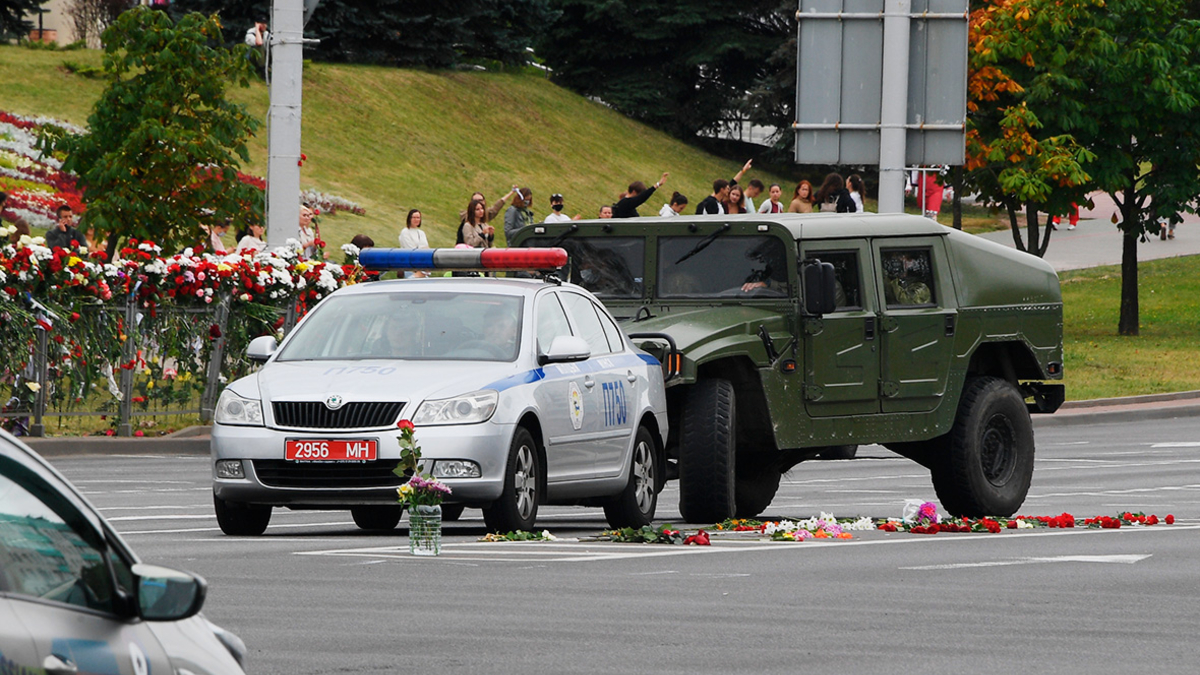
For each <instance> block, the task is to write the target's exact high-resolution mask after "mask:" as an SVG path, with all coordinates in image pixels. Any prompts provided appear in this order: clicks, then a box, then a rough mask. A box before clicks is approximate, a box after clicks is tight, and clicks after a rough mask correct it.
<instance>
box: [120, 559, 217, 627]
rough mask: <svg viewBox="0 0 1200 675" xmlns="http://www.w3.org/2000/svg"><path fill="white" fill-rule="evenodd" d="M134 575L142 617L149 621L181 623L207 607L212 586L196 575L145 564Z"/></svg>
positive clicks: (138, 605) (139, 612)
mask: <svg viewBox="0 0 1200 675" xmlns="http://www.w3.org/2000/svg"><path fill="white" fill-rule="evenodd" d="M132 571H133V575H134V578H135V579H136V580H137V581H136V583H135V587H136V589H137V608H138V615H139V616H141V617H142V618H143V619H145V620H146V621H179V620H180V619H186V618H188V617H191V616H195V615H196V614H197V613H199V612H200V608H201V607H203V606H204V597H205V595H207V593H208V584H206V583H205V582H204V579H201V578H200V577H198V576H196V575H194V574H190V573H188V572H180V571H179V570H173V569H171V568H169V567H159V566H158V565H145V564H141V563H139V564H137V565H134V566H133V568H132Z"/></svg>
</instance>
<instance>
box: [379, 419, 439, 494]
mask: <svg viewBox="0 0 1200 675" xmlns="http://www.w3.org/2000/svg"><path fill="white" fill-rule="evenodd" d="M397 426H398V427H399V428H400V437H399V438H398V439H396V440H398V441H399V443H400V463H399V464H397V465H396V468H395V469H393V472H394V473H395V474H396V475H397V476H400V477H401V478H404V477H405V476H408V477H409V479H408V482H407V483H405V484H404V485H401V486H400V487H399V488H397V490H396V492H397V493H398V494H399V496H400V503H401V504H404V505H405V506H409V507H412V506H437V505H439V504H441V503H442V500H443V499H445V498H446V497H448V496H450V488H449V486H447V485H446V484H445V483H442V482H440V481H438V480H437V479H436V478H434V477H433V476H426V475H423V474H422V473H421V446H419V445H417V440H416V431H417V430H416V427H415V426H413V423H412V422H410V421H409V420H400V423H399V424H398V425H397Z"/></svg>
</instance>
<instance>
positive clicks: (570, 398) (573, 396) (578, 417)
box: [567, 382, 583, 431]
mask: <svg viewBox="0 0 1200 675" xmlns="http://www.w3.org/2000/svg"><path fill="white" fill-rule="evenodd" d="M567 405H569V406H570V407H571V426H573V427H575V431H579V430H580V429H582V428H583V394H582V393H580V391H579V385H577V384H575V383H574V382H571V387H570V391H569V392H568V395H567Z"/></svg>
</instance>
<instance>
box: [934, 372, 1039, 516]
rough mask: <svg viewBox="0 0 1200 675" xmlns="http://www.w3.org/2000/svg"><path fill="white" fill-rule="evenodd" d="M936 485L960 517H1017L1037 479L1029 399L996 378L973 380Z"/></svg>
mask: <svg viewBox="0 0 1200 675" xmlns="http://www.w3.org/2000/svg"><path fill="white" fill-rule="evenodd" d="M948 440H949V444H948V445H949V447H948V448H947V451H946V452H945V453H943V454H942V456H941V457H940V458H939V459H938V460H937V461H936V463H935V466H934V470H933V486H934V489H936V490H937V495H938V499H940V500H941V502H942V506H943V507H944V508H945V509H946V510H947V511H949V512H950V513H952V514H954V515H956V516H968V517H981V516H1011V515H1012V514H1014V513H1016V512H1017V509H1019V508H1021V504H1022V503H1023V502H1024V501H1025V495H1026V494H1027V493H1028V492H1029V483H1030V481H1031V480H1032V479H1033V453H1034V446H1033V422H1032V421H1031V420H1030V419H1029V410H1028V409H1027V408H1026V407H1025V400H1024V399H1023V398H1022V397H1021V394H1020V392H1019V391H1018V390H1017V388H1016V387H1015V386H1013V385H1012V384H1011V383H1009V382H1007V381H1005V380H1002V379H999V378H996V377H974V378H970V379H968V380H967V384H966V386H965V387H964V388H963V395H962V399H961V401H960V402H959V404H958V416H957V417H956V418H955V420H954V427H953V428H952V429H951V430H950V434H949V439H948Z"/></svg>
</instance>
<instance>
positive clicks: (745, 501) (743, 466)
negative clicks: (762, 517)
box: [734, 457, 783, 518]
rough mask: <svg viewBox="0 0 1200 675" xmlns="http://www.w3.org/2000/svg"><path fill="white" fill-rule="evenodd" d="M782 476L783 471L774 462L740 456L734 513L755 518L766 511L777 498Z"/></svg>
mask: <svg viewBox="0 0 1200 675" xmlns="http://www.w3.org/2000/svg"><path fill="white" fill-rule="evenodd" d="M782 477H783V472H781V471H780V470H779V467H778V466H776V465H775V464H774V463H772V462H769V461H765V460H759V461H751V460H749V459H747V458H745V457H741V458H739V459H738V462H737V479H736V481H735V490H736V491H735V492H734V506H735V508H734V515H735V516H736V517H738V518H754V517H757V516H758V515H759V514H761V513H762V512H763V511H766V510H767V507H768V506H770V505H771V501H772V500H773V499H775V493H776V492H778V491H779V480H780V479H781V478H782Z"/></svg>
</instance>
